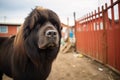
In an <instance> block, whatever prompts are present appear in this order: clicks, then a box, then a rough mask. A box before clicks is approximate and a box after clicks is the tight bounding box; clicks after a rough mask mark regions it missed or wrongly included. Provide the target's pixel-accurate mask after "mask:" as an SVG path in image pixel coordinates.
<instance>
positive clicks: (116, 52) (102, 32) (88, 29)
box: [75, 0, 120, 72]
mask: <svg viewBox="0 0 120 80" xmlns="http://www.w3.org/2000/svg"><path fill="white" fill-rule="evenodd" d="M101 9H102V10H101V11H100V7H98V10H95V11H94V12H91V13H89V14H87V16H85V17H83V18H81V19H79V20H76V26H75V30H76V33H75V34H76V48H77V50H78V51H80V52H83V54H85V55H87V56H89V57H92V58H94V59H96V60H98V61H99V62H101V63H103V64H107V65H108V66H109V67H111V68H113V69H114V70H116V71H118V72H120V0H117V1H116V2H113V0H111V5H110V6H107V4H105V6H102V7H101ZM115 12H117V15H116V14H115ZM116 16H117V17H116ZM115 17H116V18H115Z"/></svg>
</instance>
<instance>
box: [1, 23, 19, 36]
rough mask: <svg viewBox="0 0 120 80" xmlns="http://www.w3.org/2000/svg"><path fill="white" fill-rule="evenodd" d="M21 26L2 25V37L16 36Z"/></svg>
mask: <svg viewBox="0 0 120 80" xmlns="http://www.w3.org/2000/svg"><path fill="white" fill-rule="evenodd" d="M20 25H21V24H13V23H0V37H10V36H12V35H15V34H16V33H17V32H18V30H19V28H20Z"/></svg>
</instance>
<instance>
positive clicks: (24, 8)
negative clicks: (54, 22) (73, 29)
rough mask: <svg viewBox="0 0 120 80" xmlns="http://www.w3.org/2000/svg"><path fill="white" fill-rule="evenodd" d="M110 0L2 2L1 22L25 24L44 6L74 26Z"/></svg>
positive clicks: (0, 1)
mask: <svg viewBox="0 0 120 80" xmlns="http://www.w3.org/2000/svg"><path fill="white" fill-rule="evenodd" d="M105 2H109V0H0V22H9V23H11V22H12V23H23V21H24V19H25V17H26V16H27V15H28V14H29V13H30V12H31V11H32V9H34V8H35V6H42V7H45V8H49V9H51V10H53V11H55V12H56V13H57V14H58V15H59V17H60V20H61V22H62V23H65V24H67V18H69V25H73V24H74V23H73V12H76V18H80V17H82V16H83V15H85V14H87V13H89V12H92V11H94V10H95V9H97V7H98V6H101V5H102V4H104V3H105Z"/></svg>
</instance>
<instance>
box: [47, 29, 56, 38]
mask: <svg viewBox="0 0 120 80" xmlns="http://www.w3.org/2000/svg"><path fill="white" fill-rule="evenodd" d="M45 35H46V36H47V37H56V35H57V32H56V31H55V30H47V31H46V34H45Z"/></svg>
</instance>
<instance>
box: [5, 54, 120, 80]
mask: <svg viewBox="0 0 120 80" xmlns="http://www.w3.org/2000/svg"><path fill="white" fill-rule="evenodd" d="M3 80H12V79H9V78H8V77H6V76H4V79H3ZM47 80H120V75H117V74H115V73H114V72H113V71H111V70H110V69H108V68H106V67H105V66H103V65H102V64H100V63H97V62H96V61H94V60H91V59H90V58H87V57H85V56H83V55H80V54H76V53H74V52H70V53H65V54H63V53H59V55H58V57H57V59H56V60H55V61H54V63H53V67H52V71H51V73H50V75H49V77H48V78H47Z"/></svg>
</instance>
